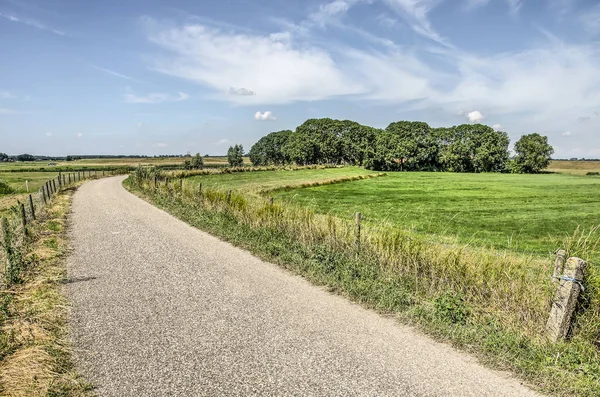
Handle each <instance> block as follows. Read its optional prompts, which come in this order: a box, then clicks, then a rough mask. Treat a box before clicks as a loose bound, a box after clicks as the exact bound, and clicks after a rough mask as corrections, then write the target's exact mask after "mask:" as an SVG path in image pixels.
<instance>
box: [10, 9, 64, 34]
mask: <svg viewBox="0 0 600 397" xmlns="http://www.w3.org/2000/svg"><path fill="white" fill-rule="evenodd" d="M0 17H2V18H4V19H8V20H9V21H11V22H16V23H22V24H25V25H27V26H31V27H34V28H36V29H39V30H44V31H47V32H51V33H54V34H56V35H59V36H66V33H65V32H63V31H62V30H58V29H54V28H51V27H48V26H46V25H44V24H43V23H41V22H38V21H36V20H35V19H28V18H21V17H18V16H16V15H8V14H3V13H0Z"/></svg>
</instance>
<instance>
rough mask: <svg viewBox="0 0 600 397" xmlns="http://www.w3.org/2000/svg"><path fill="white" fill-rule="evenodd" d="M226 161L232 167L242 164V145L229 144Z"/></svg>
mask: <svg viewBox="0 0 600 397" xmlns="http://www.w3.org/2000/svg"><path fill="white" fill-rule="evenodd" d="M227 162H228V163H229V165H230V166H232V167H241V166H242V165H243V164H244V147H243V146H242V145H234V146H230V147H229V149H228V150H227Z"/></svg>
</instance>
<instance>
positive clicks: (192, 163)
mask: <svg viewBox="0 0 600 397" xmlns="http://www.w3.org/2000/svg"><path fill="white" fill-rule="evenodd" d="M187 157H189V158H186V159H185V160H184V162H183V166H184V167H185V169H186V170H201V169H202V167H204V159H203V158H202V156H200V153H196V155H194V156H187Z"/></svg>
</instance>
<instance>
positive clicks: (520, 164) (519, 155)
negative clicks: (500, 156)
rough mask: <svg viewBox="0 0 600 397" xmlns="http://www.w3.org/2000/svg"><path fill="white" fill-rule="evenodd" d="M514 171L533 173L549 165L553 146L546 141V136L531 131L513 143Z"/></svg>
mask: <svg viewBox="0 0 600 397" xmlns="http://www.w3.org/2000/svg"><path fill="white" fill-rule="evenodd" d="M515 153H516V156H515V158H514V167H513V171H514V172H519V173H528V174H534V173H538V172H540V171H542V170H544V169H545V168H547V167H548V165H550V158H551V156H552V154H554V148H553V147H552V146H551V145H550V144H549V143H548V137H547V136H543V135H540V134H538V133H533V134H529V135H523V136H522V137H521V139H519V140H518V141H517V142H516V143H515Z"/></svg>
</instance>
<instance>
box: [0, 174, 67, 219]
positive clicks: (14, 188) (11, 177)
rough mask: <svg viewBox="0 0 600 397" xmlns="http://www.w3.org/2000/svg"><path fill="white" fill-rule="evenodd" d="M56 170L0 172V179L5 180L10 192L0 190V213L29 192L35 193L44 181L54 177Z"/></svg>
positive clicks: (21, 199) (23, 198)
mask: <svg viewBox="0 0 600 397" xmlns="http://www.w3.org/2000/svg"><path fill="white" fill-rule="evenodd" d="M0 164H1V163H0ZM57 175H58V172H0V181H2V182H6V184H7V185H8V187H9V188H10V190H11V191H10V192H8V193H7V192H0V213H2V212H3V211H4V210H6V209H7V208H9V207H11V206H13V205H15V204H16V203H17V200H20V201H21V202H23V201H25V199H26V198H27V195H28V193H27V185H29V193H32V194H34V193H35V194H37V192H38V191H39V190H40V188H41V187H42V185H44V183H46V181H48V180H50V179H52V178H56V176H57Z"/></svg>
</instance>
